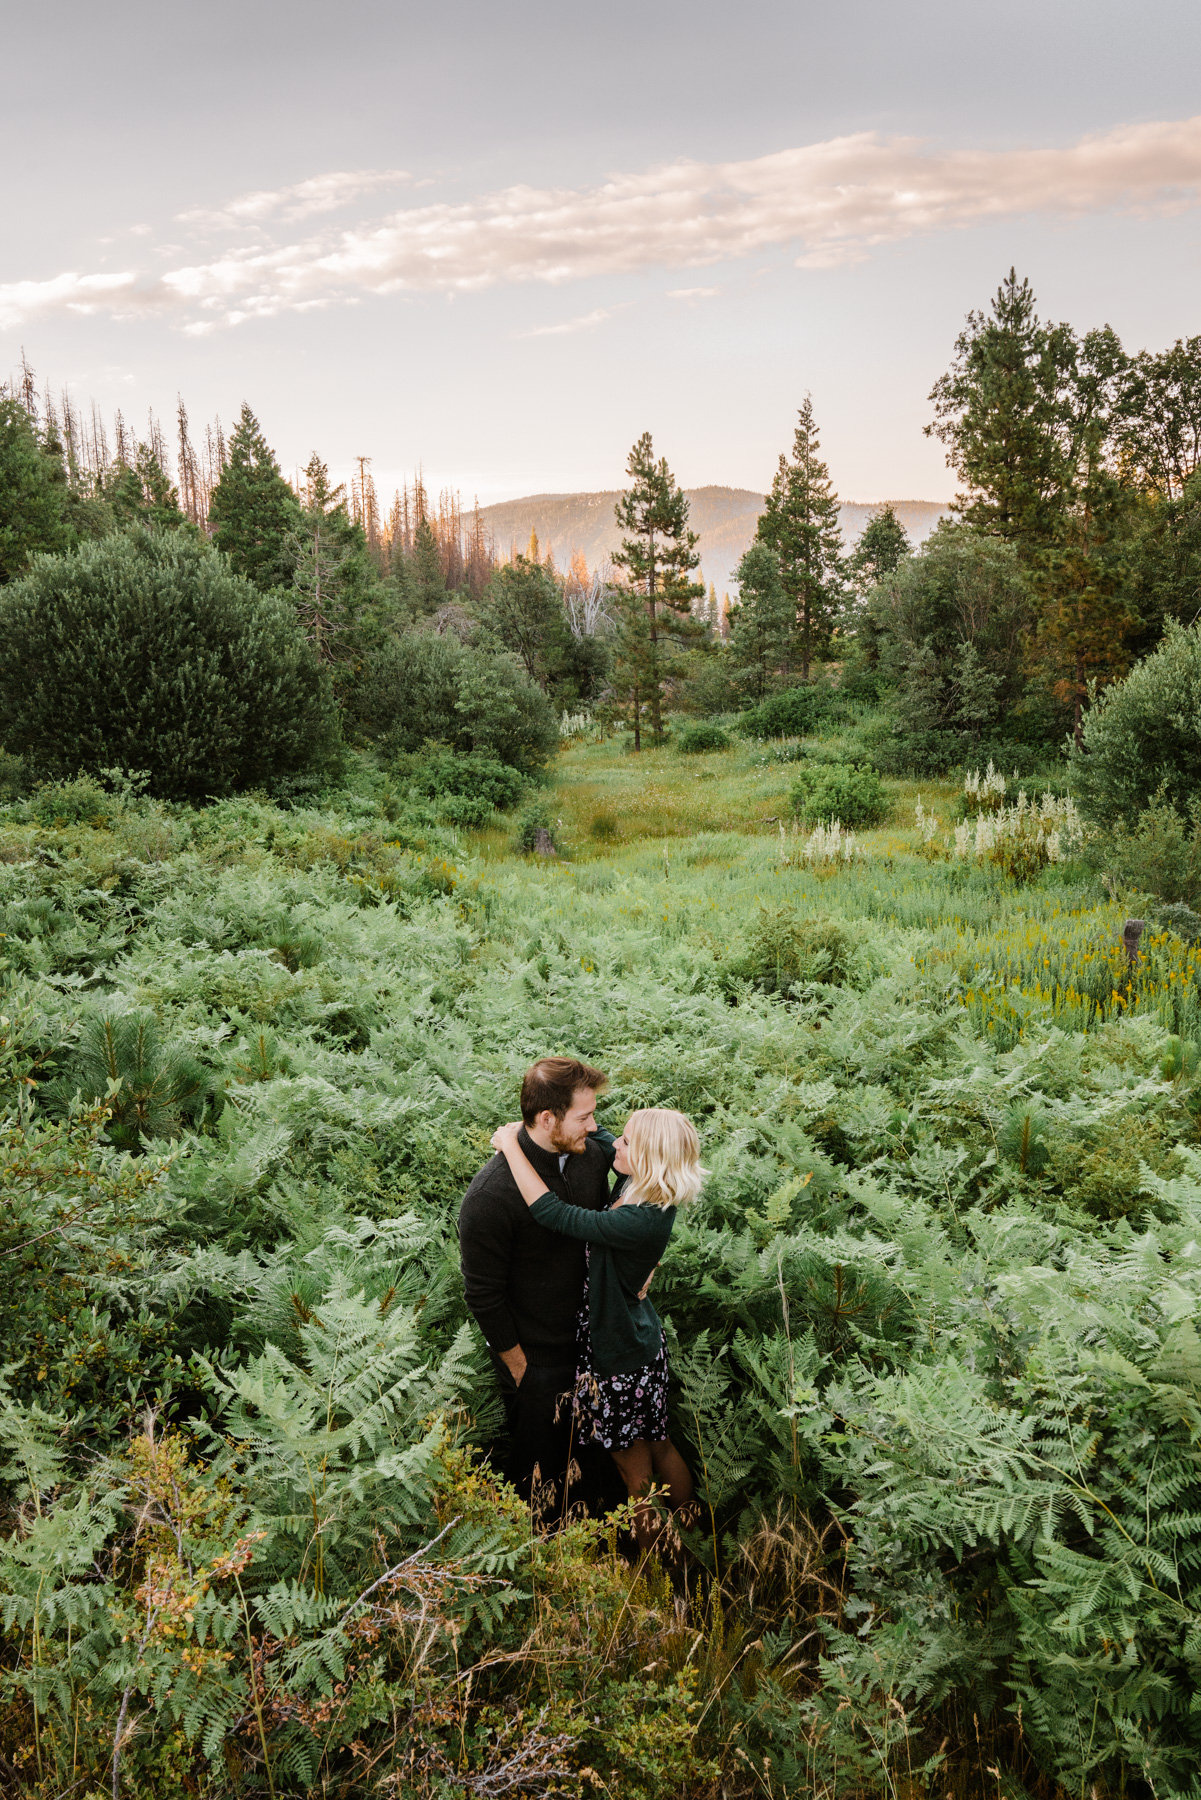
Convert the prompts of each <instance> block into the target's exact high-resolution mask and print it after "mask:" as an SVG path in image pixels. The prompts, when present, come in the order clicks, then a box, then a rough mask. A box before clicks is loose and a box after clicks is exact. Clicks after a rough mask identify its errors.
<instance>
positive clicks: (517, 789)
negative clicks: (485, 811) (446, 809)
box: [392, 749, 528, 812]
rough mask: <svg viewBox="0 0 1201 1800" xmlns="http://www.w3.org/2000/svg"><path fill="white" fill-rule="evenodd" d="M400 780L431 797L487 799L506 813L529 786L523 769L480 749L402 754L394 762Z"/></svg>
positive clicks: (394, 772) (490, 804)
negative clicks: (513, 766) (464, 751)
mask: <svg viewBox="0 0 1201 1800" xmlns="http://www.w3.org/2000/svg"><path fill="white" fill-rule="evenodd" d="M392 771H393V774H394V775H395V776H396V777H397V779H398V780H399V781H403V782H404V783H406V784H407V786H408V787H409V788H411V789H413V790H414V791H415V792H417V793H418V794H425V795H426V796H428V798H429V799H431V800H441V799H443V798H444V797H445V796H454V797H456V798H465V799H471V800H482V801H486V802H487V805H488V807H489V809H491V808H492V807H495V808H497V809H498V811H501V812H504V811H507V809H508V808H509V807H511V806H516V804H517V802H518V801H519V800H520V799H521V797H522V795H523V794H524V793H525V790H526V787H527V785H528V783H527V781H526V778H525V777H524V776H523V775H522V774H521V772H520V770H518V769H514V768H511V767H510V766H509V764H508V763H503V762H500V761H499V760H498V759H497V758H496V757H495V756H488V755H486V754H484V753H482V752H480V751H468V752H466V753H465V754H456V752H455V751H453V750H443V749H429V750H425V751H420V752H418V753H417V754H416V755H405V754H404V753H402V754H401V755H400V756H398V757H397V758H396V760H395V762H394V763H393V765H392Z"/></svg>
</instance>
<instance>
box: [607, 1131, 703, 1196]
mask: <svg viewBox="0 0 1201 1800" xmlns="http://www.w3.org/2000/svg"><path fill="white" fill-rule="evenodd" d="M625 1138H626V1154H627V1155H628V1157H629V1162H630V1179H629V1182H628V1183H627V1185H626V1190H625V1193H624V1194H623V1196H622V1198H623V1200H624V1201H625V1203H626V1205H627V1206H629V1205H635V1206H642V1205H645V1206H687V1204H688V1202H689V1201H690V1200H695V1199H696V1197H697V1195H698V1194H699V1193H700V1191H701V1188H702V1187H703V1185H704V1181H705V1177H706V1175H707V1174H708V1173H709V1171H708V1169H702V1167H701V1140H700V1139H699V1138H698V1137H697V1135H696V1126H695V1125H694V1124H693V1123H692V1120H691V1119H686V1118H685V1117H684V1115H683V1113H682V1112H673V1111H672V1109H671V1108H670V1107H667V1106H644V1107H643V1108H642V1109H641V1110H640V1111H639V1112H634V1113H631V1114H630V1116H629V1118H628V1120H627V1121H626V1130H625Z"/></svg>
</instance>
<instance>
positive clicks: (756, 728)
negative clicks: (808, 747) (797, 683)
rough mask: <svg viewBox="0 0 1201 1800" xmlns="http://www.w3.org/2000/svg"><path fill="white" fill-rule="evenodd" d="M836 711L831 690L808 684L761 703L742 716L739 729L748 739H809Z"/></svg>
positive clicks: (790, 689)
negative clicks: (809, 735)
mask: <svg viewBox="0 0 1201 1800" xmlns="http://www.w3.org/2000/svg"><path fill="white" fill-rule="evenodd" d="M836 711H837V706H836V703H835V698H834V694H833V693H832V691H831V689H829V688H826V687H819V686H818V685H817V684H816V682H807V683H806V684H805V686H804V687H795V688H785V689H784V691H783V693H780V694H769V695H768V696H767V699H766V700H760V702H759V704H758V706H752V707H751V708H750V709H749V711H747V712H744V713H743V714H742V716H741V718H740V719H739V721H738V729H739V731H741V732H742V734H743V736H744V737H755V738H767V737H805V736H806V735H807V734H808V733H809V732H811V731H813V730H814V729H815V728H816V726H818V725H819V724H820V723H821V722H822V721H823V720H824V719H828V718H830V717H831V716H832V715H833V714H834V713H835V712H836Z"/></svg>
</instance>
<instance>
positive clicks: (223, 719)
mask: <svg viewBox="0 0 1201 1800" xmlns="http://www.w3.org/2000/svg"><path fill="white" fill-rule="evenodd" d="M0 736H2V738H3V741H4V742H5V744H6V745H7V746H8V749H9V750H10V751H11V752H15V753H17V754H19V755H21V756H23V757H24V758H25V759H26V761H27V762H29V763H30V764H31V765H32V766H33V767H34V768H35V769H36V770H38V771H39V772H41V773H43V774H45V775H49V776H57V777H60V778H61V777H70V776H72V775H74V774H75V773H76V772H80V771H82V772H83V773H87V774H96V773H99V772H101V771H103V770H104V769H105V768H106V767H108V766H110V765H112V764H119V765H121V766H122V767H126V768H136V769H140V770H144V771H145V772H146V773H147V775H148V777H149V783H150V789H151V792H152V793H154V794H156V795H159V796H161V797H164V798H168V799H189V800H193V801H199V800H205V799H207V798H209V797H211V796H214V795H223V794H228V793H231V792H233V791H234V790H236V789H239V788H247V787H256V786H262V785H264V784H266V783H267V782H268V781H270V780H271V779H272V778H273V777H276V776H278V775H283V774H289V773H293V772H298V771H300V770H304V769H310V768H313V767H315V766H321V765H323V764H325V763H327V762H328V761H329V760H330V759H331V757H332V756H333V755H334V753H335V751H336V748H337V743H338V728H337V713H336V710H335V707H334V702H333V698H332V695H331V693H330V687H329V680H328V677H327V676H326V674H325V673H324V671H323V670H322V669H321V667H320V666H319V664H318V663H317V660H316V658H315V657H314V655H313V652H312V650H311V649H310V647H309V645H308V644H307V643H306V642H305V640H304V638H303V636H302V635H301V633H300V631H299V629H298V627H297V624H296V620H295V618H294V616H293V614H292V612H291V609H290V608H289V607H288V605H287V603H286V601H284V600H281V599H279V598H278V597H276V596H274V595H265V594H260V593H258V592H257V590H256V589H254V588H253V587H251V585H250V583H249V582H248V581H243V580H242V579H241V578H240V577H239V576H236V575H233V574H231V572H230V569H229V566H228V564H227V563H226V562H225V560H224V558H222V557H220V556H218V555H217V553H216V552H215V551H213V550H211V549H210V548H209V547H208V546H207V545H205V544H204V543H202V542H201V541H199V540H198V539H196V538H192V537H187V536H185V535H183V534H182V533H179V532H171V533H164V534H162V535H159V534H156V533H153V532H149V531H135V532H131V533H130V534H129V535H128V536H121V537H110V538H104V539H101V540H100V541H99V542H96V543H86V544H82V545H81V546H80V547H79V548H78V549H76V550H73V551H72V552H71V553H70V554H69V555H66V556H56V557H50V556H43V557H40V558H38V560H37V561H36V562H35V564H34V566H33V568H32V569H31V570H30V572H29V574H28V575H27V576H25V578H24V579H23V580H21V581H18V582H14V583H13V584H12V585H11V586H10V587H7V588H5V589H4V590H3V591H2V592H0Z"/></svg>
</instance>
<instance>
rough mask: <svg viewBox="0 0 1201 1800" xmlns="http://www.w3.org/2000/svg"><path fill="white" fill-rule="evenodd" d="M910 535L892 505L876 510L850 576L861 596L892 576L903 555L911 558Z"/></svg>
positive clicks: (857, 547) (855, 553)
mask: <svg viewBox="0 0 1201 1800" xmlns="http://www.w3.org/2000/svg"><path fill="white" fill-rule="evenodd" d="M912 554H913V545H912V543H911V542H910V538H909V533H908V532H907V531H906V529H905V527H904V526H903V525H902V524H901V521H900V520H899V519H898V518H897V515H896V513H895V511H894V510H893V508H892V507H891V506H880V507H877V508H876V510H875V512H874V513H872V515H871V517H870V518H869V520H868V522H867V524H866V525H865V526H864V527H863V530H862V532H861V533H860V536H859V542H858V543H857V544H856V545H855V550H854V554H853V555H852V557H851V559H850V567H851V575H852V579H853V580H854V583H855V586H856V587H857V588H858V589H859V591H860V593H866V592H867V590H868V589H869V588H874V587H877V586H878V585H879V583H880V582H881V581H883V579H884V577H885V576H886V575H891V574H892V572H893V570H894V569H895V568H896V567H897V564H898V563H899V562H900V560H901V558H902V557H903V556H912Z"/></svg>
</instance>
